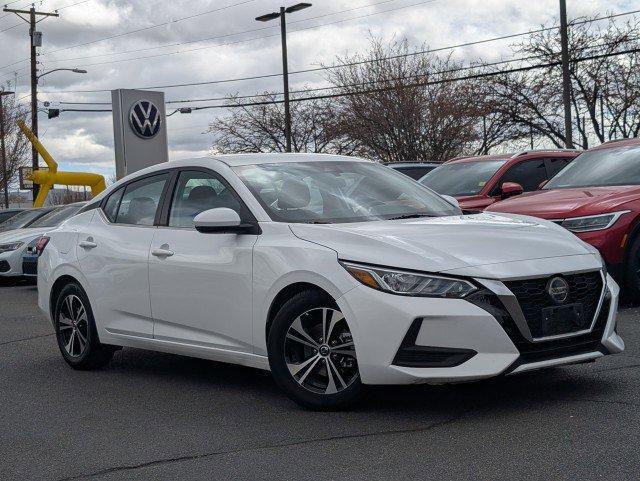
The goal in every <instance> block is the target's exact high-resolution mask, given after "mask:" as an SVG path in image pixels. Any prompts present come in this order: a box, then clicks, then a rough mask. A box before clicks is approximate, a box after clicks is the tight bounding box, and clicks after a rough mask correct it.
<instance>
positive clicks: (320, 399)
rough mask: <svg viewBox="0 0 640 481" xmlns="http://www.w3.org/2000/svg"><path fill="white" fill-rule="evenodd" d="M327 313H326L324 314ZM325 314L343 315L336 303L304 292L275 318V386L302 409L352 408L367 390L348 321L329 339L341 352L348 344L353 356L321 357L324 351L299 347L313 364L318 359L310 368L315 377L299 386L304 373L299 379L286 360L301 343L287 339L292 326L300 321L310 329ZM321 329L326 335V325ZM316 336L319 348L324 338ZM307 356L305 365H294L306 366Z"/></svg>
mask: <svg viewBox="0 0 640 481" xmlns="http://www.w3.org/2000/svg"><path fill="white" fill-rule="evenodd" d="M324 309H326V310H327V311H324ZM323 312H331V314H330V315H334V313H335V312H337V313H338V315H339V316H341V315H342V314H341V313H340V312H339V309H338V306H337V305H336V303H335V302H334V301H333V299H331V298H329V297H328V296H327V295H326V294H324V293H322V292H319V291H315V290H307V291H303V292H300V293H298V294H296V295H295V296H293V297H292V298H291V299H289V300H288V301H287V302H286V303H285V304H284V305H283V306H282V308H281V309H280V311H279V312H278V313H277V314H276V317H275V319H274V321H273V324H272V325H271V328H270V331H269V337H268V342H267V347H268V352H269V364H270V367H271V373H272V375H273V378H274V379H275V382H276V384H277V385H278V386H279V387H280V388H281V389H282V390H283V391H284V392H285V393H286V394H287V396H289V398H291V399H292V400H293V401H294V402H296V403H297V404H299V405H300V406H303V407H305V408H307V409H312V410H318V411H334V410H341V409H345V408H347V407H349V406H351V405H353V404H354V403H355V402H356V401H357V400H358V399H359V397H360V396H361V395H362V393H363V391H364V386H363V385H362V383H361V381H360V375H359V373H358V366H357V359H356V357H355V346H353V341H352V339H351V337H350V336H351V333H350V331H349V328H348V324H347V321H346V319H344V318H342V319H341V320H339V321H338V322H337V323H336V324H334V325H335V326H336V327H335V328H334V331H335V332H331V330H330V329H329V333H330V335H329V336H328V337H329V338H331V339H333V341H332V342H337V345H336V349H340V348H341V347H340V346H341V345H340V342H342V341H345V340H346V341H347V342H346V344H351V346H350V347H346V348H344V349H353V355H348V356H342V355H341V354H337V353H333V354H331V351H330V350H329V354H325V355H324V357H321V354H320V351H321V350H320V349H314V348H313V347H312V346H311V344H307V345H306V346H300V348H301V349H304V350H306V354H307V356H309V357H308V360H311V356H313V357H314V358H317V360H316V364H315V367H313V363H312V364H310V365H311V368H310V369H308V370H309V373H313V374H309V373H307V374H308V378H307V379H308V380H307V381H305V378H302V383H300V382H299V380H298V379H300V377H302V375H303V374H304V373H303V372H302V371H301V374H300V376H299V377H298V379H296V377H294V374H293V373H292V372H291V371H290V370H289V367H288V366H287V356H289V355H290V351H291V348H292V346H293V347H297V346H298V344H297V343H298V341H291V339H292V338H291V337H289V338H287V334H288V333H289V332H290V328H292V325H293V324H294V322H296V321H297V320H298V318H300V319H304V320H305V322H307V325H309V324H308V322H309V321H311V322H312V323H313V322H315V320H314V318H315V317H317V316H318V315H320V316H321V317H323V316H326V315H325V314H320V313H323ZM336 318H338V316H336ZM320 329H321V331H320V332H322V331H324V324H323V327H321V328H320ZM305 332H306V330H305ZM317 333H318V331H315V334H316V335H312V337H313V338H314V339H315V340H316V341H317V342H318V346H320V344H321V342H322V338H319V337H318V335H317ZM344 336H347V337H344ZM287 339H289V340H287ZM307 339H309V338H307ZM331 339H327V340H326V342H327V344H326V345H328V343H329V341H330V340H331ZM336 339H337V341H336ZM349 340H351V342H349ZM292 342H293V344H292ZM342 345H343V346H344V345H345V344H344V343H343V344H342ZM323 350H324V351H326V349H325V348H323ZM324 351H323V352H324ZM336 352H338V351H336ZM342 352H344V351H342ZM307 356H304V357H302V359H303V361H301V362H300V363H299V364H295V366H301V365H303V364H304V363H305V362H306V361H304V359H305V358H307ZM291 365H293V364H291ZM345 365H346V368H345ZM338 368H340V369H338ZM327 370H329V371H330V372H328V371H327ZM323 373H324V376H323ZM340 374H342V376H340ZM323 379H326V383H327V386H326V387H324V388H323V387H322V385H321V383H322V382H323ZM345 379H346V381H345ZM312 381H313V382H316V384H315V385H309V386H307V387H305V385H304V384H305V383H310V382H312ZM329 383H333V384H332V388H331V389H330V388H329ZM318 386H319V387H318ZM323 389H324V390H325V391H327V392H328V391H333V389H337V392H335V393H331V394H326V393H323V392H321V391H322V390H323Z"/></svg>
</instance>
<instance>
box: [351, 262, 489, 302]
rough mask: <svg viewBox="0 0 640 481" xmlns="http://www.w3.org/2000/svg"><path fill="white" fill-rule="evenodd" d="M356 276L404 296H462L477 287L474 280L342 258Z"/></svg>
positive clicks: (370, 283) (360, 279)
mask: <svg viewBox="0 0 640 481" xmlns="http://www.w3.org/2000/svg"><path fill="white" fill-rule="evenodd" d="M341 264H342V266H343V267H344V268H345V269H346V270H347V272H349V274H351V275H352V276H353V277H354V278H355V279H357V280H358V281H360V282H361V283H362V284H364V285H365V286H368V287H371V288H373V289H377V290H379V291H384V292H389V293H391V294H398V295H403V296H419V297H448V298H458V299H460V298H463V297H465V296H467V295H469V294H471V293H472V292H474V291H476V290H477V289H478V288H477V287H476V286H474V285H473V284H472V283H471V282H468V281H465V280H462V279H452V278H449V277H441V276H436V275H430V274H418V273H415V272H408V271H401V270H395V269H388V268H383V267H375V266H366V265H362V264H353V263H351V262H341Z"/></svg>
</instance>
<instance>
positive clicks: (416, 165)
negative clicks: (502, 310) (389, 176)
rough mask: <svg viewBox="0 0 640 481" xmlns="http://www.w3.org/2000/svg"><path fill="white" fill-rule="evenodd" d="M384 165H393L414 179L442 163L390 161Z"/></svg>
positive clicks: (393, 167) (395, 168) (392, 166)
mask: <svg viewBox="0 0 640 481" xmlns="http://www.w3.org/2000/svg"><path fill="white" fill-rule="evenodd" d="M384 165H386V166H387V167H391V168H392V169H394V170H397V171H398V172H402V173H403V174H404V175H408V176H409V177H411V178H412V179H414V180H418V179H420V178H421V177H422V176H423V175H425V174H426V173H428V172H431V171H432V170H433V169H435V168H436V167H438V166H439V165H440V164H436V163H435V162H388V163H386V164H384Z"/></svg>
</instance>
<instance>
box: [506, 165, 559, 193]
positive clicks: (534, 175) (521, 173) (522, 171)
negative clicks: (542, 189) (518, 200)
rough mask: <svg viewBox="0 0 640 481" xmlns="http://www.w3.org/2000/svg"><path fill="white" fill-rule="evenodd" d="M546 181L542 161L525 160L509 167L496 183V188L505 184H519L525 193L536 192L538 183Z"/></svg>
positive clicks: (545, 172)
mask: <svg viewBox="0 0 640 481" xmlns="http://www.w3.org/2000/svg"><path fill="white" fill-rule="evenodd" d="M544 180H547V169H546V167H545V165H544V159H534V160H525V161H524V162H520V163H519V164H516V165H514V166H513V167H511V168H510V169H509V170H507V172H506V173H505V174H504V175H503V176H502V178H501V179H500V182H498V188H499V187H500V186H502V184H504V183H505V182H515V183H516V184H520V185H521V186H522V188H523V189H524V191H525V192H529V191H532V190H538V187H539V186H540V183H541V182H542V181H544Z"/></svg>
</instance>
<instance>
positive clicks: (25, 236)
mask: <svg viewBox="0 0 640 481" xmlns="http://www.w3.org/2000/svg"><path fill="white" fill-rule="evenodd" d="M51 229H52V228H51V227H41V228H34V229H15V230H9V231H7V232H0V244H6V243H9V242H18V241H23V242H24V241H26V240H29V241H31V240H33V239H35V238H36V237H39V236H41V235H43V234H45V233H46V232H48V231H50V230H51Z"/></svg>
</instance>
